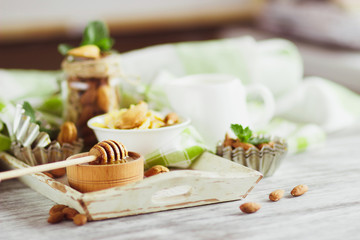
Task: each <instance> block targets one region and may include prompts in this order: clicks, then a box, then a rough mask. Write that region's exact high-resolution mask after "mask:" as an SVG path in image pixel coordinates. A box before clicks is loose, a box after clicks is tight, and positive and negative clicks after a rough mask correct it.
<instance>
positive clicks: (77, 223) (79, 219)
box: [73, 214, 87, 226]
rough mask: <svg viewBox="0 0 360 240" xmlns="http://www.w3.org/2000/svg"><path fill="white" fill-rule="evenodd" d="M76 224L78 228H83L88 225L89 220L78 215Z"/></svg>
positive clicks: (75, 220)
mask: <svg viewBox="0 0 360 240" xmlns="http://www.w3.org/2000/svg"><path fill="white" fill-rule="evenodd" d="M73 221H74V223H75V224H76V225H78V226H82V225H84V224H85V223H87V218H86V216H85V215H84V214H77V215H76V216H75V217H74V219H73Z"/></svg>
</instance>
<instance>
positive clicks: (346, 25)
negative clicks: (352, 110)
mask: <svg viewBox="0 0 360 240" xmlns="http://www.w3.org/2000/svg"><path fill="white" fill-rule="evenodd" d="M91 20H103V21H105V22H106V23H107V24H108V26H109V28H110V33H111V36H112V37H113V38H114V39H115V41H116V44H115V46H114V48H115V49H116V50H117V51H119V52H126V51H130V50H133V49H138V48H142V47H146V46H151V45H155V44H161V43H172V42H181V41H195V40H208V39H219V38H227V37H237V36H243V35H251V36H253V37H255V38H256V39H267V38H274V37H282V38H286V39H289V40H291V41H293V42H294V43H295V44H296V45H297V46H298V48H299V49H300V52H301V54H302V56H303V59H304V66H305V73H306V74H307V75H317V76H321V77H326V78H328V79H330V80H333V81H336V82H338V83H341V84H343V85H345V86H347V87H349V88H350V89H352V90H354V91H357V92H360V83H359V81H360V80H358V79H359V78H360V54H359V49H360V1H359V0H269V1H266V0H222V1H218V0H197V1H193V0H182V1H174V0H173V1H166V0H153V1H146V0H133V1H126V0H117V1H115V0H102V1H85V0H77V1H72V0H62V1H46V0H32V1H21V2H19V1H12V0H1V7H0V68H11V69H13V68H16V69H40V70H57V69H60V63H61V60H62V56H61V55H60V54H59V53H58V51H57V46H58V44H59V43H69V44H73V45H77V44H78V43H79V42H80V41H81V36H82V31H83V29H84V27H85V26H86V24H87V23H88V22H89V21H91Z"/></svg>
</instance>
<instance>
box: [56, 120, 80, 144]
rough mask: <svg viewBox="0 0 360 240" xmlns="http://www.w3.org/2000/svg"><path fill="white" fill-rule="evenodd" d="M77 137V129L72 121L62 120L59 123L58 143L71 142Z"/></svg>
mask: <svg viewBox="0 0 360 240" xmlns="http://www.w3.org/2000/svg"><path fill="white" fill-rule="evenodd" d="M76 139H77V129H76V126H75V124H74V123H73V122H69V121H67V122H64V123H63V124H62V125H61V129H60V133H59V136H58V138H57V140H58V142H59V143H60V144H64V143H70V144H71V143H73V142H74V141H75V140H76Z"/></svg>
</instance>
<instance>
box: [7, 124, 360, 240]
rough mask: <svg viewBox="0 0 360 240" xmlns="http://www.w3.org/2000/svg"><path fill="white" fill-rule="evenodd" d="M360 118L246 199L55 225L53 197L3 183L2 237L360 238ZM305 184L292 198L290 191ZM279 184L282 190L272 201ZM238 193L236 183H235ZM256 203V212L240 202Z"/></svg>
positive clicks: (291, 158)
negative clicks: (50, 215) (300, 193)
mask: <svg viewBox="0 0 360 240" xmlns="http://www.w3.org/2000/svg"><path fill="white" fill-rule="evenodd" d="M358 146H360V124H359V125H357V126H353V127H350V128H349V129H347V130H345V131H341V132H338V133H335V134H331V135H329V138H328V141H327V143H326V144H325V146H324V147H323V148H321V149H317V150H314V151H309V152H306V153H303V154H298V155H295V156H289V157H287V158H286V159H285V160H284V163H283V165H282V166H281V167H280V169H279V170H278V172H276V174H275V175H274V176H273V177H269V178H265V179H263V180H261V181H260V183H259V184H257V186H256V187H255V189H254V190H253V191H252V192H251V194H249V196H248V197H247V198H246V199H245V200H242V201H233V202H227V203H219V204H212V205H206V206H200V207H193V208H185V209H178V210H172V211H165V212H158V213H151V214H143V215H138V216H130V217H123V218H117V219H112V220H106V221H94V222H90V223H88V224H87V225H84V226H82V227H76V226H75V225H74V224H73V223H72V222H62V223H60V224H56V225H50V224H48V223H47V222H46V220H47V214H48V210H49V209H50V207H51V206H52V205H53V202H52V201H50V200H48V199H47V198H45V197H43V196H41V195H39V194H38V193H36V192H34V191H33V190H31V189H29V188H27V187H26V186H24V185H23V184H22V183H20V182H19V181H17V180H9V181H6V182H3V183H1V184H0V230H1V231H0V239H24V237H27V238H29V239H37V240H38V239H360V234H359V233H358V229H359V227H360V221H359V220H360V189H359V185H360V178H359V176H360V161H359V156H358V148H359V147H358ZM298 184H307V185H308V186H309V191H308V192H307V193H306V194H305V195H303V196H301V197H297V198H294V197H292V196H291V195H290V193H289V192H290V191H291V189H292V188H293V187H294V186H296V185H298ZM279 188H282V189H284V190H285V191H286V193H285V196H284V198H283V199H281V200H280V201H279V202H270V201H269V200H268V194H269V193H270V192H271V191H273V190H275V189H279ZM234 191H236V189H234ZM248 201H255V202H258V203H260V204H261V205H262V208H261V209H260V210H259V211H258V212H257V213H254V214H250V215H246V214H243V213H241V212H240V211H239V208H238V207H239V205H240V204H241V203H244V202H248Z"/></svg>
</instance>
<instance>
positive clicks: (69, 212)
mask: <svg viewBox="0 0 360 240" xmlns="http://www.w3.org/2000/svg"><path fill="white" fill-rule="evenodd" d="M62 213H63V214H64V215H65V217H66V219H69V220H73V219H74V217H75V216H76V215H78V214H79V212H78V211H77V210H76V209H74V208H69V207H66V208H64V209H63V210H62Z"/></svg>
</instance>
